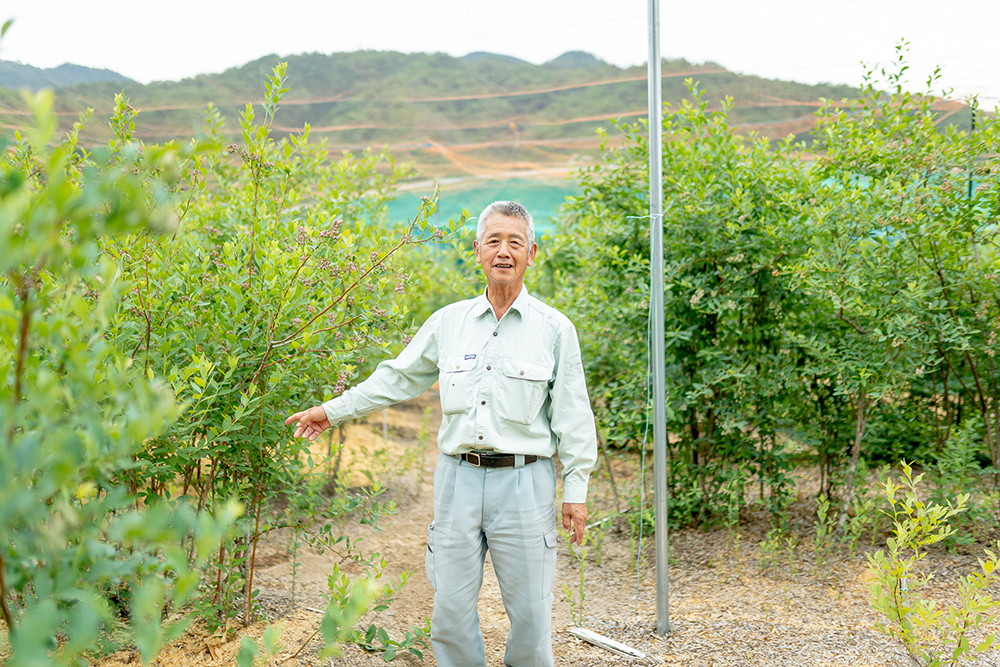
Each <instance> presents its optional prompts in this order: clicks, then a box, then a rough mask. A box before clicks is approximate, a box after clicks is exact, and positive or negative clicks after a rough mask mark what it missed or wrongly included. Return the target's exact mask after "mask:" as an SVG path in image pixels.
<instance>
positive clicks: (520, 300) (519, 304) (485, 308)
mask: <svg viewBox="0 0 1000 667" xmlns="http://www.w3.org/2000/svg"><path fill="white" fill-rule="evenodd" d="M529 299H531V295H530V294H528V288H527V287H525V286H524V285H521V293H520V294H518V295H517V298H516V299H514V303H512V304H510V308H508V310H507V312H510V311H511V310H515V311H517V314H518V315H520V316H521V317H522V318H523V317H524V313H525V309H526V308H527V307H528V300H529ZM491 312H493V306H492V304H490V300H489V299H488V298H486V288H485V287H484V288H483V293H482V294H480V295H479V296H477V297H476V299H475V302H474V303H473V304H472V313H473V314H474V315H475V316H476V317H482V316H483V315H485V314H486V313H491Z"/></svg>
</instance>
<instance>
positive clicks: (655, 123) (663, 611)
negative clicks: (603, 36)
mask: <svg viewBox="0 0 1000 667" xmlns="http://www.w3.org/2000/svg"><path fill="white" fill-rule="evenodd" d="M647 76H648V81H649V271H650V289H651V291H652V294H651V307H652V312H651V314H650V319H651V320H652V323H651V332H650V338H651V342H652V348H653V349H652V357H653V358H652V374H653V474H654V475H655V477H656V483H655V486H654V492H655V494H656V498H655V503H656V505H655V510H656V632H657V633H658V634H661V635H665V634H667V633H668V632H670V604H669V588H670V584H669V579H668V576H667V414H666V409H667V390H666V379H665V374H666V368H665V366H666V363H665V353H664V349H663V348H664V332H663V124H662V120H661V119H662V114H663V101H662V89H661V84H660V2H659V0H649V72H648V75H647Z"/></svg>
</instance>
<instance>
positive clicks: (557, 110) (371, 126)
mask: <svg viewBox="0 0 1000 667" xmlns="http://www.w3.org/2000/svg"><path fill="white" fill-rule="evenodd" d="M282 60H284V61H287V62H288V85H289V87H290V89H289V91H288V93H287V95H286V96H285V98H284V100H283V102H282V104H281V108H280V110H279V112H278V116H277V119H276V127H275V129H276V130H277V131H278V132H279V133H289V132H295V131H299V130H301V128H302V127H303V126H304V124H305V123H309V124H310V125H311V127H312V135H313V137H314V138H324V139H325V140H326V141H327V142H328V146H329V148H330V150H331V151H333V152H338V153H339V152H340V151H342V150H359V149H363V148H366V147H370V146H371V147H381V146H387V147H388V148H389V149H390V151H391V152H392V153H393V154H394V155H395V156H396V157H397V158H398V159H401V160H413V161H415V162H416V163H417V165H418V167H419V168H420V170H421V172H422V173H423V174H424V175H425V176H448V175H463V174H476V175H491V174H503V173H510V172H519V173H524V172H530V171H532V170H536V169H552V168H559V167H563V168H565V167H566V166H567V165H569V164H571V163H573V162H574V161H576V160H578V159H579V158H580V157H586V156H593V155H594V154H595V153H596V152H597V149H598V136H597V134H596V130H597V128H598V127H605V128H609V129H610V127H611V123H610V122H609V119H612V118H615V119H619V120H621V121H625V122H634V121H637V120H639V119H641V118H643V117H644V116H646V80H645V79H646V68H645V67H644V66H640V67H632V68H627V69H622V68H619V67H616V66H613V65H610V64H608V63H605V62H603V61H601V60H599V59H597V58H595V57H594V56H592V55H590V54H588V53H583V52H570V53H566V54H564V55H562V56H560V57H558V58H556V59H554V60H552V61H550V62H548V63H545V64H542V65H534V64H531V63H528V62H524V61H522V60H518V59H516V58H512V57H509V56H501V55H495V54H489V53H472V54H469V55H467V56H465V57H462V58H456V57H452V56H448V55H444V54H403V53H397V52H385V51H359V52H351V53H335V54H331V55H322V54H304V55H296V56H287V57H279V56H267V57H264V58H261V59H259V60H255V61H253V62H250V63H247V64H246V65H244V66H242V67H238V68H233V69H230V70H227V71H225V72H222V73H220V74H208V75H202V76H198V77H194V78H190V79H185V80H183V81H178V82H157V83H153V84H149V85H142V84H138V83H135V82H131V81H125V82H121V81H117V82H98V83H88V84H79V85H75V86H71V87H66V88H61V89H59V90H58V91H57V106H58V109H59V111H60V113H61V116H60V118H61V120H62V122H63V124H64V126H65V127H67V128H68V127H69V126H70V125H71V124H72V123H73V122H74V121H76V120H77V118H78V114H79V112H80V111H81V110H83V109H85V108H87V107H92V108H94V109H95V113H94V118H93V119H92V120H90V121H89V122H88V123H87V124H86V125H85V126H84V129H83V131H82V132H81V134H80V136H81V143H82V144H83V145H87V144H88V143H89V144H98V143H103V142H105V141H106V140H107V138H108V132H109V130H108V126H107V123H105V122H104V120H103V119H104V118H105V117H106V116H107V114H108V113H109V110H110V109H111V107H112V104H113V100H114V96H115V94H116V93H118V92H124V94H125V95H126V96H127V97H128V98H130V101H131V104H132V106H133V107H135V108H136V109H138V110H139V111H140V114H139V117H138V119H137V121H136V135H137V136H138V137H139V138H140V139H142V140H143V141H146V142H150V143H154V142H155V143H162V142H165V141H167V140H170V139H174V138H187V137H191V136H193V135H194V134H196V133H197V132H198V131H199V129H200V127H202V124H203V122H204V117H205V112H206V107H207V105H208V104H209V103H213V104H214V105H215V106H216V107H218V108H219V109H220V110H221V112H222V114H223V115H224V116H225V117H226V119H227V126H226V127H227V132H229V133H231V134H232V136H233V139H234V141H235V140H236V139H237V138H238V136H239V126H238V122H237V114H238V112H239V109H241V108H242V107H243V106H245V105H246V103H247V102H257V101H259V100H260V99H261V97H262V95H263V89H264V80H265V77H266V76H267V75H268V74H269V73H270V72H271V70H272V68H273V67H274V65H275V64H276V63H278V62H280V61H282ZM662 71H663V99H664V101H665V102H670V103H677V102H678V101H679V100H680V99H681V98H682V97H684V96H686V95H687V94H688V92H687V88H686V86H685V79H688V78H690V79H693V80H694V81H697V82H699V83H700V85H701V87H702V88H704V89H706V90H707V93H708V99H709V100H710V103H711V104H712V105H718V103H719V100H721V99H723V98H725V97H727V96H729V97H732V98H733V100H734V109H733V111H732V112H731V114H730V119H731V121H732V122H734V123H736V124H738V125H739V126H740V127H741V128H743V129H745V130H747V131H750V130H754V131H757V132H758V133H761V134H764V135H766V136H769V137H772V138H781V137H784V136H786V135H788V134H789V133H792V134H796V135H798V136H802V137H804V136H806V135H807V133H808V131H809V130H810V129H811V127H812V126H813V123H814V116H813V113H814V111H815V110H816V108H817V106H818V103H819V100H820V98H823V97H827V98H834V99H840V98H842V97H845V96H853V95H854V94H855V93H856V91H855V90H854V89H852V88H850V87H847V86H829V85H818V86H810V85H804V84H799V83H793V82H787V81H773V80H766V79H761V78H758V77H753V76H745V75H740V74H735V73H733V72H730V71H727V70H725V69H723V68H722V67H719V66H717V65H714V64H711V63H708V64H701V65H695V64H691V63H688V62H686V61H684V60H673V61H664V63H663V68H662ZM860 75H861V73H860V72H859V80H860ZM27 120H28V117H27V116H26V115H25V110H24V103H23V101H22V100H21V97H20V95H19V94H17V93H16V92H15V91H12V90H0V125H2V128H3V129H2V130H0V132H3V134H4V135H6V136H8V137H9V136H10V135H11V134H12V133H13V131H14V129H15V128H18V127H22V126H24V125H25V124H26V122H27Z"/></svg>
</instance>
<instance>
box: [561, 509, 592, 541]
mask: <svg viewBox="0 0 1000 667" xmlns="http://www.w3.org/2000/svg"><path fill="white" fill-rule="evenodd" d="M562 520H563V530H571V529H572V531H573V533H572V534H571V535H570V536H569V543H570V544H583V529H584V528H585V527H586V525H587V503H563V504H562Z"/></svg>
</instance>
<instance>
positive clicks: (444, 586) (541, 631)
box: [426, 454, 556, 667]
mask: <svg viewBox="0 0 1000 667" xmlns="http://www.w3.org/2000/svg"><path fill="white" fill-rule="evenodd" d="M555 481H556V478H555V468H554V465H553V463H552V459H546V458H543V459H538V460H537V461H535V462H534V463H530V464H528V465H526V466H521V467H514V468H477V467H475V466H472V465H470V464H468V463H466V462H464V461H462V460H460V459H458V458H456V457H454V456H447V455H445V454H442V455H441V457H440V458H439V459H438V463H437V467H436V468H435V470H434V523H432V524H431V525H430V527H429V528H428V529H427V557H426V565H427V578H428V579H429V580H430V584H431V587H432V588H433V589H434V614H433V616H432V617H431V645H432V647H433V649H434V657H435V659H436V660H437V664H438V665H439V666H440V667H481V666H483V665H485V664H486V657H485V651H484V648H483V635H482V632H481V631H480V629H479V612H478V610H477V608H476V603H477V600H478V599H479V589H480V587H481V586H482V583H483V563H484V560H485V558H486V550H487V549H488V550H489V551H490V557H491V559H492V562H493V569H494V571H496V575H497V580H498V582H499V583H500V592H501V594H502V597H503V604H504V608H505V609H506V610H507V617H508V618H509V619H510V634H509V635H508V636H507V650H506V652H505V654H504V664H505V665H509V666H510V667H551V665H552V585H553V583H554V581H555V568H556V513H555V492H556V489H555Z"/></svg>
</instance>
